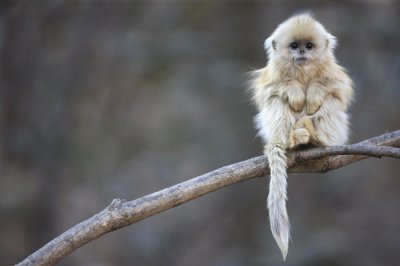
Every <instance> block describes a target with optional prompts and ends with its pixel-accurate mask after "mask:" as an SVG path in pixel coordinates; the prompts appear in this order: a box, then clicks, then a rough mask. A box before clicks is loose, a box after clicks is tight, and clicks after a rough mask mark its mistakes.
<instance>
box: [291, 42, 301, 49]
mask: <svg viewBox="0 0 400 266" xmlns="http://www.w3.org/2000/svg"><path fill="white" fill-rule="evenodd" d="M290 48H292V49H293V50H296V49H297V48H299V44H298V43H297V42H292V43H291V44H290Z"/></svg>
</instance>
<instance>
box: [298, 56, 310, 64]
mask: <svg viewBox="0 0 400 266" xmlns="http://www.w3.org/2000/svg"><path fill="white" fill-rule="evenodd" d="M308 61H310V59H308V58H307V57H305V56H301V57H297V58H296V59H295V60H294V62H295V63H296V65H299V66H302V65H305V64H307V63H308Z"/></svg>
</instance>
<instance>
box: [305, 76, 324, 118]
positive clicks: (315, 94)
mask: <svg viewBox="0 0 400 266" xmlns="http://www.w3.org/2000/svg"><path fill="white" fill-rule="evenodd" d="M326 95H327V91H326V88H325V87H324V86H323V85H322V84H321V83H318V82H313V83H311V84H310V85H309V86H308V88H307V92H306V112H307V114H308V115H313V114H315V113H316V112H317V111H318V110H319V108H320V107H321V104H322V103H323V101H324V99H325V97H326Z"/></svg>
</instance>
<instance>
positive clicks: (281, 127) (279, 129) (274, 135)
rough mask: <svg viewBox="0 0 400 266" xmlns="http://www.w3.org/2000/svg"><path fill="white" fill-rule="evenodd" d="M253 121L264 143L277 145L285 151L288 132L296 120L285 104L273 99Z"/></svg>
mask: <svg viewBox="0 0 400 266" xmlns="http://www.w3.org/2000/svg"><path fill="white" fill-rule="evenodd" d="M255 121H256V125H257V128H259V134H260V136H261V137H262V138H263V140H264V142H265V143H275V144H279V145H281V146H282V147H284V148H285V149H286V148H288V147H289V142H290V141H289V135H290V130H291V129H292V128H293V125H294V124H295V122H296V118H295V114H294V111H293V110H292V109H291V108H290V107H289V105H288V104H287V102H284V101H282V100H281V99H279V98H275V99H273V100H272V101H271V102H270V104H268V105H267V106H265V108H264V109H262V110H261V112H260V113H259V114H258V115H257V116H256V119H255Z"/></svg>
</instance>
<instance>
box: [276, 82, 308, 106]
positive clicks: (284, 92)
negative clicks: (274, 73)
mask: <svg viewBox="0 0 400 266" xmlns="http://www.w3.org/2000/svg"><path fill="white" fill-rule="evenodd" d="M279 96H280V97H281V99H282V100H283V101H284V102H287V103H289V106H290V107H291V108H292V109H293V110H294V111H295V112H300V111H301V110H303V108H304V104H305V99H306V96H305V94H304V91H303V86H302V85H301V83H300V82H298V81H295V80H291V81H284V82H281V83H280V84H279Z"/></svg>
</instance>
